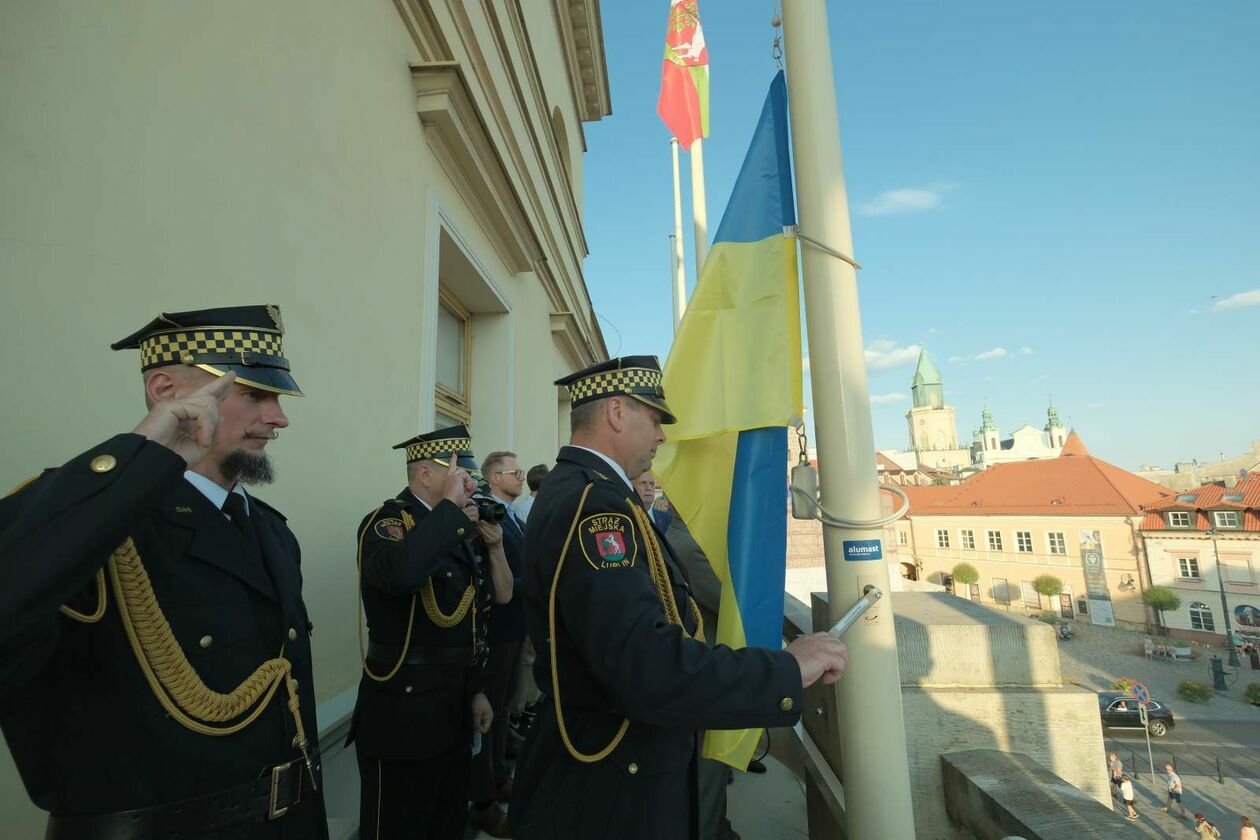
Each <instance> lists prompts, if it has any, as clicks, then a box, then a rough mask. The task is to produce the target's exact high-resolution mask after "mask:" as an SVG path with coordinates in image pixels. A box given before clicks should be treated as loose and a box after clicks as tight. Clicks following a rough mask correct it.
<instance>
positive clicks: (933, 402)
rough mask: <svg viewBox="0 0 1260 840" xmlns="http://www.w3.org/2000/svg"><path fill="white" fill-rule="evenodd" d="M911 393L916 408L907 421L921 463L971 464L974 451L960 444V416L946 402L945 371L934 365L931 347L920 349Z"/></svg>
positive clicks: (956, 466) (953, 466)
mask: <svg viewBox="0 0 1260 840" xmlns="http://www.w3.org/2000/svg"><path fill="white" fill-rule="evenodd" d="M910 392H911V394H912V395H913V396H914V407H913V408H911V409H910V411H909V412H907V413H906V422H907V423H908V424H909V426H910V448H911V449H913V450H914V451H915V453H916V454H917V456H918V459H919V463H920V464H924V465H925V466H928V467H933V468H935V469H961V468H963V467H969V466H971V451H970V450H969V449H962V448H960V447H959V446H958V418H957V416H956V414H955V412H954V407H953V406H951V405H946V404H945V385H944V382H943V381H942V379H941V372H940V371H939V370H937V369H936V365H934V364H932V357H931V356H929V355H928V352H927V350H922V351H920V352H919V366H918V367H917V368H916V369H915V371H914V378H913V379H912V380H911V381H910Z"/></svg>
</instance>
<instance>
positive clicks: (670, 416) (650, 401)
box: [629, 394, 678, 426]
mask: <svg viewBox="0 0 1260 840" xmlns="http://www.w3.org/2000/svg"><path fill="white" fill-rule="evenodd" d="M629 396H631V397H634V398H635V399H636V400H638V401H639V402H641V403H643V404H644V405H650V406H652V408H655V409H656V410H657V411H659V412H660V413H661V414H663V415H665V416H664V417H662V418H661V422H662V423H663V424H665V425H666V426H668V425H670V424H671V423H677V422H678V418H677V417H675V416H674V413H673V412H672V411H670V410H669V406H667V405H666V404H665V400H661V399H657V398H656V397H644V396H641V395H639V394H630V395H629Z"/></svg>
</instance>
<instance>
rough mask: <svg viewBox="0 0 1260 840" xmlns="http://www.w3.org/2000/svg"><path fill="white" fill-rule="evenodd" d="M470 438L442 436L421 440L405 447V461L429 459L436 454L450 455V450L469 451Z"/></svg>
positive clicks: (470, 449) (470, 445) (470, 447)
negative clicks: (440, 437) (439, 438)
mask: <svg viewBox="0 0 1260 840" xmlns="http://www.w3.org/2000/svg"><path fill="white" fill-rule="evenodd" d="M471 451H472V440H471V439H469V438H442V439H441V440H423V441H420V443H413V444H411V445H410V446H408V447H407V463H408V464H410V463H411V462H413V461H430V460H432V459H433V458H435V457H437V456H438V455H450V454H451V453H452V452H471Z"/></svg>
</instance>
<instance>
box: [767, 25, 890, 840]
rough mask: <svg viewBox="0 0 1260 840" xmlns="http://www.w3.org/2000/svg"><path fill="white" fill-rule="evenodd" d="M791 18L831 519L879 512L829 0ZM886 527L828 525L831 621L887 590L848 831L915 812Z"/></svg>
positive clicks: (866, 640)
mask: <svg viewBox="0 0 1260 840" xmlns="http://www.w3.org/2000/svg"><path fill="white" fill-rule="evenodd" d="M783 25H784V40H785V42H786V52H787V81H788V94H789V96H788V101H789V104H790V109H791V110H790V116H791V125H792V150H793V156H794V158H795V162H796V190H797V192H796V195H797V207H798V222H799V227H800V232H801V237H802V238H801V268H802V272H803V276H804V283H805V314H806V327H807V329H808V331H809V360H810V372H811V379H812V388H813V395H814V412H815V420H814V427H815V440H816V441H817V445H818V466H819V473H820V474H819V479H820V485H821V490H822V498H821V506H822V508H823V509H824V510H825V511H827V512H829V513H830V514H831V518H832V519H833V520H835V519H844V520H848V521H849V522H850V523H851V524H857V523H862V522H865V523H873V522H876V521H878V520H880V519H881V518H882V517H883V514H882V512H881V508H880V497H879V489H878V485H877V483H876V469H875V438H874V433H873V432H872V429H871V408H870V394H869V392H868V390H867V384H866V360H865V354H864V352H863V348H862V323H861V313H860V310H859V304H858V290H857V273H856V270H855V266H854V264H852V263H851V262H850V261H849V260H850V259H851V254H852V250H853V239H852V234H851V233H850V230H849V207H848V198H847V197H846V195H845V186H844V170H843V166H842V163H841V156H840V119H839V116H838V115H837V112H836V89H835V79H834V74H833V72H834V71H833V68H832V63H831V43H830V40H829V36H828V28H827V8H826V5H825V2H824V0H783ZM805 237H809V238H810V239H813V240H817V241H818V242H819V243H820V244H822V245H823V246H826V247H825V248H820V247H817V245H815V244H812V243H810V242H807V241H806V240H805ZM837 252H838V253H839V254H841V255H844V258H838V257H837V256H835V255H834V253H837ZM882 536H883V529H882V527H873V526H872V525H870V524H867V525H864V526H863V527H834V526H831V525H828V526H827V527H824V529H823V548H824V551H825V553H826V558H827V595H828V598H829V603H830V618H831V621H832V622H833V623H834V622H836V621H837V620H838V619H839V618H840V615H841V613H842V612H843V611H844V609H845V607H846V606H848V605H849V604H852V603H853V602H854V601H855V600H856V599H858V598H860V597H862V595H863V593H864V591H865V589H866V587H867V586H874V587H876V588H878V589H879V590H881V591H882V592H884V593H885V594H888V595H889V597H886V598H883V599H881V600H879V601H878V602H876V603H875V605H874V606H873V607H871V609H870V611H869V612H868V613H867V615H866V617H865V620H863V621H861V622H859V624H858V626H856V627H854V628H853V629H852V630H851V631H849V634H848V636H847V638H846V640H847V642H848V644H849V667H848V670H847V671H846V672H845V675H844V678H843V679H841V680H840V682H838V683H837V684H836V688H835V690H836V692H837V705H838V708H839V721H838V722H837V723H838V726H839V730H840V732H839V735H840V742H841V745H842V750H843V756H844V758H843V761H844V768H843V779H844V793H845V796H844V799H845V808H846V816H847V820H848V836H850V837H860V838H862V840H905V838H907V837H914V817H913V810H912V808H911V794H910V771H909V766H908V762H907V758H906V733H905V722H904V720H903V719H902V712H901V680H900V677H899V673H898V667H897V639H896V636H895V634H894V632H893V616H892V603H891V601H892V597H891V592H892V587H891V586H890V584H889V573H888V565H887V563H886V562H885V561H884V559H883V554H882V542H881V537H882Z"/></svg>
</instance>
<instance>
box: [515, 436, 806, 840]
mask: <svg viewBox="0 0 1260 840" xmlns="http://www.w3.org/2000/svg"><path fill="white" fill-rule="evenodd" d="M588 484H589V485H591V489H590V492H589V494H588V495H587V497H586V501H585V502H584V503H583V504H582V506H581V508H580V509H579V507H578V502H579V499H580V498H581V496H582V493H583V489H584V488H585V487H586V486H587V485H588ZM636 507H637V508H638V509H639V510H640V511H642V503H641V502H640V501H639V499H638V495H637V494H636V493H634V492H633V491H632V490H631V489H630V487H629V486H628V485H627V484H626V483H625V482H624V481H622V480H621V479H620V478H619V477H618V476H616V475H615V473H614V472H613V471H612V469H611V468H610V467H609V466H608V464H607V463H606V462H604V461H603V460H602V459H601V458H599V457H598V456H596V455H594V454H592V453H590V452H587V451H585V450H582V449H578V448H575V447H564V448H563V449H561V450H560V454H559V457H558V463H557V465H556V468H555V469H554V470H552V471H551V473H550V474H548V476H547V478H546V481H545V482H544V483H543V487H542V490H541V491H540V492H539V494H538V499H537V501H536V502H535V503H534V508H533V510H532V511H530V516H529V527H528V528H527V530H526V537H525V550H526V554H527V556H529V558H530V564H529V567H528V579H527V582H526V590H525V598H526V609H527V619H528V622H529V632H530V637H531V638H532V639H533V642H534V645H535V647H536V648H537V650H538V660H537V664H536V666H535V674H536V677H537V679H538V685H539V687H540V688H542V689H543V691H544V692H545V693H546V694H547V696H546V697H544V699H543V700H542V701H541V702H540V704H539V705H540V707H541V708H542V712H541V714H540V716H539V718H538V720H537V722H536V723H535V725H534V728H533V730H532V731H531V734H530V738H529V741H528V742H527V744H526V746H525V750H524V754H523V756H522V761H521V765H520V768H519V770H518V772H517V774H516V784H515V790H514V795H513V800H512V806H511V810H510V812H509V816H510V818H511V820H512V824H513V826H514V828H515V831H516V837H518V838H521V840H542V838H546V840H566V838H591V837H599V838H647V837H650V838H654V840H681V839H682V838H688V837H694V836H695V832H696V826H695V817H696V814H695V812H696V808H695V800H696V788H695V762H696V757H697V748H698V738H697V733H698V732H699V731H700V730H703V729H706V728H709V729H722V728H730V729H743V728H757V727H771V726H790V725H792V724H793V723H795V722H796V720H797V719H798V717H799V714H800V713H799V709H800V704H801V695H802V689H801V674H800V668H799V667H798V666H797V664H796V660H795V659H794V658H793V657H792V656H791V655H790V654H788V653H785V652H783V651H779V650H765V649H757V648H748V649H744V650H731V649H730V648H727V647H724V646H720V647H715V648H711V647H707V646H705V645H704V644H703V643H701V642H699V641H696V640H695V639H691V638H687V637H686V636H684V635H683V632H682V628H680V627H678V626H677V625H675V624H671V623H669V622H668V621H667V619H666V613H665V611H664V608H663V606H662V601H661V596H660V595H659V593H658V590H657V588H656V586H655V585H654V583H653V581H652V578H651V573H650V570H649V564H648V556H647V551H648V549H647V545H648V541H656V542H657V543H658V544H659V545H661V547H662V549H663V551H664V559H665V563H666V566H667V569H668V574H669V577H670V582H671V586H672V595H673V598H674V602H675V605H676V607H677V609H678V612H679V613H680V615H681V616H682V617H683V621H684V626H685V627H686V629H687V631H688V632H693V631H694V630H695V621H694V619H693V618H692V615H691V611H690V609H689V608H688V603H687V602H688V597H687V596H688V591H689V588H688V584H687V581H686V578H685V576H684V574H683V573H682V571H681V569H680V567H679V566H678V564H677V562H676V561H675V560H674V558H673V556H672V555H671V554H670V552H669V548H668V545H667V544H666V543H665V540H664V539H663V538H661V537H660V535H659V534H658V533H657V532H656V530H655V528H652V529H651V530H650V531H647V532H645V531H644V529H643V528H642V527H640V525H639V524H638V522H637V521H636V518H635V516H634V513H633V511H634V509H635V508H636ZM570 534H571V538H570ZM566 542H567V543H568V550H567V552H565V551H564V548H565V545H566ZM562 554H563V558H564V565H563V568H562V570H561V573H560V576H559V584H558V586H557V587H556V595H555V637H554V640H553V641H554V643H555V645H556V657H557V661H558V669H559V685H560V696H561V699H562V701H563V703H562V708H563V713H564V723H565V725H566V726H567V730H568V735H569V738H570V740H571V742H572V745H573V747H574V748H575V749H576V750H578V751H580V752H582V753H585V754H588V755H589V754H593V753H597V752H598V751H600V750H603V749H604V748H605V747H606V746H607V745H608V744H609V743H610V742H611V741H612V740H613V738H614V736H615V734H616V732H617V730H618V728H619V726H620V725H621V723H622V721H623V720H629V728H628V729H627V730H626V735H625V737H624V740H622V741H621V743H620V744H619V745H618V746H617V748H616V749H615V750H613V751H612V753H611V754H610V755H608V756H607V757H606V758H604V759H602V760H600V761H596V762H594V763H583V762H579V761H577V760H576V759H574V758H573V757H572V756H571V755H570V753H569V751H568V749H567V748H566V746H565V744H564V741H563V736H562V734H561V732H560V729H559V725H558V723H559V722H558V720H557V717H556V711H555V701H554V697H553V696H552V694H553V684H552V673H551V660H550V651H549V647H548V637H549V635H550V632H549V630H548V600H549V596H550V593H551V589H552V580H553V577H554V576H555V574H556V568H557V564H558V562H559V561H560V559H561V556H562ZM708 632H709V633H712V632H713V629H712V628H710V629H709V631H708Z"/></svg>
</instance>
